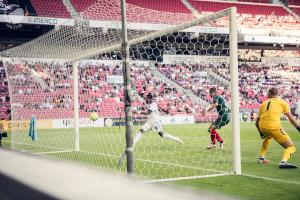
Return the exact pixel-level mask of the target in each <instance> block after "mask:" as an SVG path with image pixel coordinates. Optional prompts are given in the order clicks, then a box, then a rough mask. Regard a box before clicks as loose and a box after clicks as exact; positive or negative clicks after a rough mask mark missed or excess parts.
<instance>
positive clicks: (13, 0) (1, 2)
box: [0, 0, 28, 15]
mask: <svg viewBox="0 0 300 200" xmlns="http://www.w3.org/2000/svg"><path fill="white" fill-rule="evenodd" d="M0 14H6V15H9V14H14V15H28V11H27V9H26V6H25V5H24V3H23V0H0Z"/></svg>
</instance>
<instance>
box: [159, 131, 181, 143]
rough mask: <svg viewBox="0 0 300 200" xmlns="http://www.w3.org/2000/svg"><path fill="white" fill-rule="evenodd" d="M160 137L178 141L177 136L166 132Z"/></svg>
mask: <svg viewBox="0 0 300 200" xmlns="http://www.w3.org/2000/svg"><path fill="white" fill-rule="evenodd" d="M162 138H164V139H168V140H173V141H176V142H178V137H175V136H173V135H170V134H168V133H164V134H163V136H162Z"/></svg>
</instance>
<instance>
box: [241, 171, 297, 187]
mask: <svg viewBox="0 0 300 200" xmlns="http://www.w3.org/2000/svg"><path fill="white" fill-rule="evenodd" d="M292 170H293V169H292ZM242 176H246V177H251V178H256V179H263V180H266V181H273V182H278V183H286V184H296V185H300V182H298V181H288V180H282V179H277V178H270V177H265V176H257V175H252V174H242Z"/></svg>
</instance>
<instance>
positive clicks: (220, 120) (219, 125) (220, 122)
mask: <svg viewBox="0 0 300 200" xmlns="http://www.w3.org/2000/svg"><path fill="white" fill-rule="evenodd" d="M229 122H230V114H224V115H223V116H222V117H220V116H219V117H218V118H217V119H216V121H214V122H213V123H212V125H213V126H214V127H215V128H216V129H221V128H222V127H223V126H225V125H227V124H228V123H229Z"/></svg>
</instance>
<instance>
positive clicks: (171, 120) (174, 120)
mask: <svg viewBox="0 0 300 200" xmlns="http://www.w3.org/2000/svg"><path fill="white" fill-rule="evenodd" d="M160 122H161V123H162V124H194V123H195V117H194V116H192V115H176V116H167V115H165V116H161V117H160Z"/></svg>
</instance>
